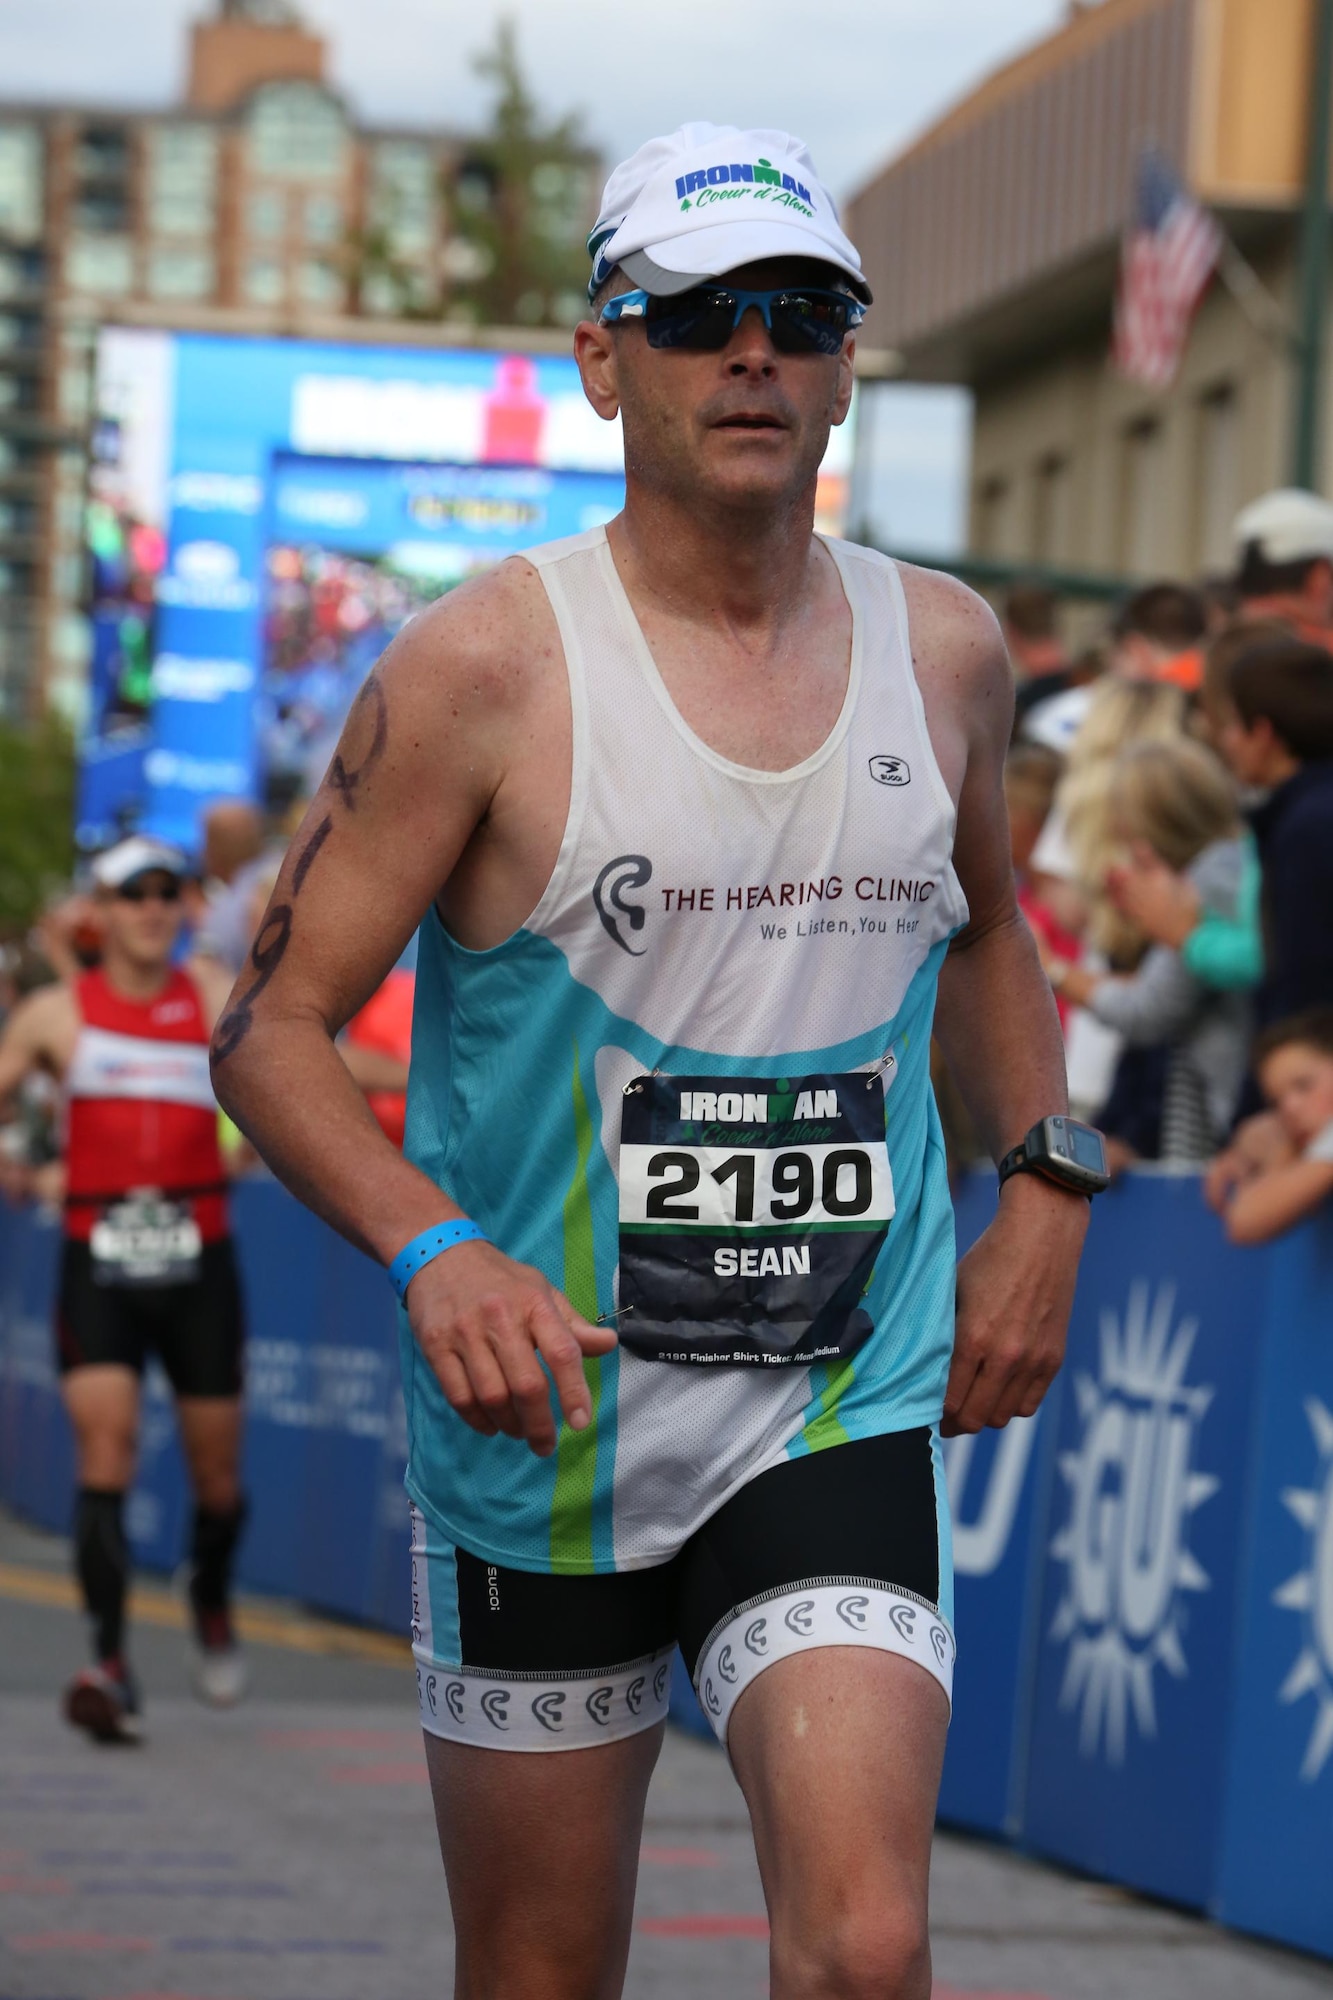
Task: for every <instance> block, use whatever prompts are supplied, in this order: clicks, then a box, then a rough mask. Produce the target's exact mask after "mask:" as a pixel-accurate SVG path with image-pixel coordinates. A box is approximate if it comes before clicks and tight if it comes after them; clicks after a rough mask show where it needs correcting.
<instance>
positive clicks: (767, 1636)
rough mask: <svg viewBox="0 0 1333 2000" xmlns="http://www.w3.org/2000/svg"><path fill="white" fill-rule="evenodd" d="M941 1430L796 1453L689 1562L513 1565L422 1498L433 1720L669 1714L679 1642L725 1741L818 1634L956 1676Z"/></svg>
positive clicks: (579, 1728)
mask: <svg viewBox="0 0 1333 2000" xmlns="http://www.w3.org/2000/svg"><path fill="white" fill-rule="evenodd" d="M938 1451H939V1446H938V1441H937V1440H936V1439H935V1438H934V1437H933V1436H932V1433H931V1431H930V1430H929V1429H926V1428H922V1429H919V1430H910V1431H899V1432H894V1433H892V1434H890V1435H888V1436H884V1437H873V1438H864V1439H861V1440H858V1441H855V1442H852V1443H847V1444H840V1445H835V1446H833V1447H831V1448H830V1449H828V1450H825V1451H820V1452H812V1453H810V1454H809V1455H808V1456H806V1457H803V1458H791V1459H784V1460H783V1461H782V1462H781V1463H780V1464H777V1465H774V1466H771V1467H770V1468H769V1469H768V1470H767V1471H766V1472H762V1473H760V1474H759V1475H758V1477H757V1478H755V1479H753V1480H751V1481H750V1483H749V1484H748V1485H746V1486H743V1487H742V1488H741V1489H740V1491H739V1492H738V1493H734V1494H733V1495H732V1497H731V1499H730V1500H728V1501H727V1502H726V1503H725V1504H724V1505H723V1506H722V1507H720V1508H719V1509H718V1511H717V1513H716V1514H714V1515H713V1516H712V1518H711V1520H709V1521H707V1522H705V1523H704V1525H703V1527H702V1528H700V1529H699V1530H698V1532H697V1533H696V1534H695V1535H693V1536H692V1537H691V1539H690V1540H689V1541H688V1542H687V1543H686V1544H685V1546H684V1547H683V1548H682V1549H681V1550H680V1551H679V1552H678V1553H677V1554H676V1555H675V1556H673V1557H672V1558H671V1560H670V1561H669V1562H666V1563H662V1564H660V1565H658V1566H657V1567H655V1568H652V1569H637V1570H621V1571H618V1572H617V1573H616V1574H614V1575H609V1576H551V1575H548V1574H541V1573H535V1572H532V1571H529V1570H517V1569H506V1568H504V1567H503V1566H502V1565H501V1564H498V1563H492V1562H488V1561H487V1560H486V1558H485V1556H484V1555H476V1554H473V1553H471V1552H469V1551H468V1550H466V1549H461V1548H459V1547H458V1546H457V1545H456V1544H455V1543H453V1542H450V1541H449V1540H447V1539H446V1538H445V1537H444V1536H443V1535H441V1534H440V1533H439V1531H438V1530H437V1529H436V1527H435V1526H434V1525H433V1524H432V1523H431V1522H429V1521H428V1520H427V1519H426V1517H425V1515H424V1514H423V1513H422V1512H421V1510H420V1509H419V1508H417V1507H415V1506H414V1507H413V1509H412V1651H413V1653H414V1654H415V1656H416V1662H417V1689H418V1694H419V1698H420V1707H421V1721H422V1726H423V1728H425V1729H426V1730H427V1731H428V1732H429V1733H430V1734H431V1735H433V1736H442V1737H445V1738H447V1739H449V1740H450V1741H452V1742H456V1743H472V1744H478V1745H481V1746H483V1747H486V1748H490V1749H495V1750H577V1749H585V1748H587V1747H588V1746H589V1745H591V1744H595V1743H608V1742H614V1741H615V1740H616V1739H617V1738H618V1737H624V1736H631V1735H634V1734H636V1733H637V1732H638V1731H639V1730H642V1729H650V1728H652V1727H653V1726H654V1725H655V1724H657V1723H658V1722H660V1721H661V1720H662V1718H663V1717H664V1716H665V1714H666V1710H667V1702H668V1698H669V1689H670V1678H671V1658H672V1653H673V1650H674V1648H675V1647H676V1646H677V1645H679V1646H680V1649H681V1652H682V1654H683V1655H684V1659H685V1664H686V1666H687V1668H688V1669H689V1671H690V1674H691V1677H692V1679H693V1681H694V1686H695V1689H696V1691H697V1693H698V1696H699V1700H700V1702H701V1704H702V1706H703V1708H704V1711H705V1713H706V1714H707V1715H708V1717H709V1720H710V1721H711V1723H712V1725H713V1728H714V1730H715V1731H716V1733H717V1735H718V1737H719V1738H720V1740H721V1741H722V1742H724V1743H725V1741H726V1734H727V1725H728V1723H729V1721H730V1718H731V1713H732V1710H733V1708H734V1707H735V1704H736V1702H737V1700H738V1699H739V1698H740V1696H741V1695H742V1694H743V1693H744V1692H745V1690H746V1688H747V1687H749V1685H750V1684H751V1682H752V1681H754V1680H756V1679H757V1678H758V1676H759V1675H760V1674H761V1673H762V1672H763V1671H764V1669H765V1668H766V1667H770V1666H773V1665H774V1664H775V1663H776V1662H777V1661H779V1660H784V1659H787V1658H789V1657H790V1656H791V1655H792V1654H794V1653H798V1652H805V1651H808V1650H811V1649H813V1648H815V1647H820V1646H862V1647H869V1648H873V1649H875V1650H878V1651H880V1652H891V1653H897V1654H899V1655H900V1656H902V1657H903V1658H906V1659H909V1660H913V1661H915V1662H916V1664H917V1665H918V1666H920V1667H922V1668H923V1669H924V1670H925V1671H926V1672H927V1673H928V1674H930V1675H932V1676H933V1678H934V1679H935V1680H936V1681H938V1683H939V1685H940V1686H941V1687H942V1688H943V1690H944V1693H945V1696H946V1697H949V1696H951V1693H952V1687H953V1659H954V1640H953V1632H952V1629H951V1618H952V1595H953V1592H952V1576H951V1571H950V1561H949V1553H948V1547H949V1527H948V1513H947V1502H946V1501H945V1500H944V1498H943V1494H942V1489H941V1483H940V1481H939V1478H938V1473H937V1460H938Z"/></svg>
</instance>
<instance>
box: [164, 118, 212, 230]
mask: <svg viewBox="0 0 1333 2000" xmlns="http://www.w3.org/2000/svg"><path fill="white" fill-rule="evenodd" d="M217 174H218V136H217V133H216V132H214V131H213V130H212V128H211V127H210V126H207V125H157V126H154V127H153V128H152V129H151V130H150V132H149V134H148V217H149V221H150V222H151V224H152V227H153V228H154V229H155V230H156V231H157V232H158V234H159V235H162V236H207V235H209V234H211V232H212V230H213V227H214V224H215V221H216V217H217Z"/></svg>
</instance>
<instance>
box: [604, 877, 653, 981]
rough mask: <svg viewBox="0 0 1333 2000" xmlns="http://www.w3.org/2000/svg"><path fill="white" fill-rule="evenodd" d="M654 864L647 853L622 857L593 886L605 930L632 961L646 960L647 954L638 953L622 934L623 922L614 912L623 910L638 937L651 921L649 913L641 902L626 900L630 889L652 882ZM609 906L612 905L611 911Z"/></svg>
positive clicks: (622, 914)
mask: <svg viewBox="0 0 1333 2000" xmlns="http://www.w3.org/2000/svg"><path fill="white" fill-rule="evenodd" d="M652 873H653V864H652V862H651V861H650V860H649V859H648V856H647V855H646V854H618V855H617V856H616V858H615V860H614V861H608V862H607V864H606V866H605V868H603V870H602V872H601V874H600V875H599V876H598V877H597V880H596V881H595V882H594V883H593V885H592V901H593V908H594V909H595V910H596V912H597V915H598V918H599V920H600V922H601V926H602V929H603V930H604V931H605V932H606V934H607V936H608V937H609V938H610V939H611V940H612V941H613V943H615V944H618V945H619V946H620V949H621V950H622V951H625V952H628V953H629V955H630V957H631V958H642V957H643V952H642V951H641V950H640V951H636V950H635V948H634V946H633V945H632V944H628V943H627V942H626V940H625V939H624V938H623V937H622V936H621V935H620V923H619V921H618V919H617V918H616V917H614V916H613V915H612V914H611V912H612V910H616V911H619V913H620V916H622V917H624V919H625V921H626V923H627V924H628V926H629V928H630V930H631V931H632V932H633V933H634V934H635V935H637V934H638V932H640V931H641V930H642V929H643V926H644V924H645V922H646V921H647V917H646V913H645V911H644V909H643V907H642V905H641V904H639V903H627V902H626V901H625V900H624V896H625V891H626V889H642V888H643V887H644V885H645V883H647V882H649V881H651V879H652ZM608 905H609V906H610V907H609V908H608Z"/></svg>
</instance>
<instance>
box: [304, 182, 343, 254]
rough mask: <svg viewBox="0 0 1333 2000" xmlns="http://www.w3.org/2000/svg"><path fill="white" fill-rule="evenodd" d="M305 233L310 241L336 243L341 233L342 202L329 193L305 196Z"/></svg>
mask: <svg viewBox="0 0 1333 2000" xmlns="http://www.w3.org/2000/svg"><path fill="white" fill-rule="evenodd" d="M304 220H305V234H306V240H307V242H310V243H336V242H337V241H338V238H339V237H340V236H341V235H342V233H343V211H342V203H341V202H340V201H337V200H335V198H334V197H333V196H332V195H331V194H312V195H307V196H306V202H305V217H304Z"/></svg>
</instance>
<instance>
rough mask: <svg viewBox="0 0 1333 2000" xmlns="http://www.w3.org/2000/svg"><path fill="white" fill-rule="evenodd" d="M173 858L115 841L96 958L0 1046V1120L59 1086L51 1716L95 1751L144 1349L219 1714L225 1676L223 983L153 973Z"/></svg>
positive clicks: (135, 842) (169, 932)
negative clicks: (213, 1044)
mask: <svg viewBox="0 0 1333 2000" xmlns="http://www.w3.org/2000/svg"><path fill="white" fill-rule="evenodd" d="M184 874H185V861H184V858H183V857H182V856H181V855H180V854H179V853H178V852H177V851H176V850H175V849H174V848H171V847H167V846H164V845H163V844H162V843H161V842H160V841H157V840H153V839H150V838H148V837H146V836H144V835H138V834H136V835H134V836H132V837H131V838H130V839H127V840H123V841H121V842H120V843H119V844H118V845H117V846H115V847H112V848H110V849H109V850H108V851H107V852H106V853H104V854H101V855H99V856H98V857H97V859H96V860H95V861H94V863H93V866H92V876H93V883H94V887H95V892H96V899H97V908H98V915H99V919H100V925H101V933H102V957H101V963H100V964H99V966H98V967H97V968H96V970H95V971H92V972H88V973H85V974H84V975H83V976H82V977H81V978H79V979H77V980H75V981H73V982H70V983H64V982H62V983H61V984H59V985H56V986H47V987H43V988H41V989H40V990H39V991H38V992H36V993H34V994H32V995H31V997H30V998H29V999H28V1000H26V1001H25V1002H24V1003H23V1004H22V1005H21V1006H19V1007H17V1008H16V1009H15V1010H14V1013H13V1014H12V1015H11V1017H10V1019H9V1021H8V1023H7V1025H6V1028H5V1032H4V1036H3V1038H2V1039H0V1111H3V1108H4V1104H5V1100H6V1099H7V1098H9V1097H10V1096H11V1095H12V1093H13V1092H14V1091H15V1089H16V1088H17V1087H18V1085H19V1084H20V1083H21V1082H22V1081H23V1078H24V1077H25V1076H26V1075H28V1074H29V1073H30V1072H31V1071H33V1070H35V1069H44V1070H45V1071H47V1073H48V1074H50V1075H52V1076H55V1077H57V1078H58V1079H59V1080H60V1081H61V1082H62V1084H63V1086H64V1094H65V1100H66V1122H65V1145H64V1155H65V1227H64V1241H63V1244H62V1248H61V1263H60V1279H59V1296H58V1301H57V1309H56V1322H57V1323H56V1333H57V1348H58V1360H59V1366H60V1374H61V1386H62V1390H63V1394H64V1399H65V1406H66V1408H67V1410H68V1411H69V1415H70V1420H71V1423H72V1425H73V1428H74V1436H75V1448H76V1453H77V1465H78V1498H77V1503H76V1507H75V1524H74V1540H75V1558H76V1563H77V1567H78V1573H79V1580H80V1583H81V1584H82V1587H83V1594H84V1600H85V1605H86V1608H87V1611H88V1615H89V1619H90V1621H91V1625H92V1636H93V1645H94V1654H95V1659H94V1663H93V1665H92V1666H90V1667H87V1668H85V1669H84V1670H83V1671H82V1672H81V1673H80V1674H78V1675H77V1676H76V1677H75V1679H74V1680H73V1681H72V1682H71V1684H70V1686H69V1688H68V1689H67V1691H66V1694H65V1713H66V1715H67V1716H68V1717H69V1720H70V1721H71V1722H73V1723H75V1724H76V1725H77V1726H78V1727H80V1728H83V1729H86V1730H87V1731H88V1732H89V1734H90V1735H92V1736H93V1737H94V1738H96V1739H97V1740H99V1741H102V1742H112V1741H125V1740H136V1739H137V1738H138V1737H139V1735H140V1734H141V1730H142V1719H141V1714H140V1702H139V1694H138V1689H137V1686H136V1682H135V1678H134V1675H133V1673H132V1672H131V1670H130V1667H129V1664H128V1658H127V1650H126V1638H125V1600H126V1595H127V1590H128V1583H129V1550H128V1545H127V1542H126V1536H125V1525H124V1502H125V1494H126V1492H127V1490H128V1488H129V1486H130V1484H131V1482H132V1479H133V1476H134V1459H135V1441H136V1434H137V1430H138V1417H139V1389H140V1381H141V1378H142V1375H143V1369H144V1364H145V1361H146V1358H147V1355H148V1354H149V1352H156V1353H157V1354H158V1356H159V1357H160V1359H161V1361H162V1364H163V1366H164V1368H165V1370H166V1372H167V1375H168V1378H169V1379H170V1381H171V1385H172V1388H173V1390H174V1391H175V1395H176V1406H177V1411H178V1413H179V1418H180V1426H181V1440H182V1443H183V1445H184V1449H185V1457H186V1461H187V1464H188V1466H189V1470H190V1477H191V1481H192V1483H193V1486H194V1494H195V1512H194V1523H193V1529H192V1535H191V1550H190V1604H191V1612H192V1621H193V1625H194V1636H195V1640H196V1644H197V1648H198V1660H197V1671H196V1687H197V1689H198V1691H199V1693H200V1695H201V1696H202V1697H203V1698H204V1699H205V1700H207V1701H210V1702H212V1703H214V1704H216V1705H218V1706H226V1705H228V1704H230V1703H231V1702H234V1701H236V1700H237V1699H238V1698H239V1696H240V1694H241V1693H242V1691H243V1686H244V1670H243V1663H242V1660H241V1656H240V1653H239V1651H238V1649H237V1647H236V1644H235V1641H234V1638H233V1635H232V1628H231V1619H230V1613H229V1609H228V1599H229V1590H230V1576H231V1564H232V1556H233V1552H234V1549H235V1546H236V1542H237V1539H238V1536H239V1534H240V1530H241V1526H242V1521H243V1518H244V1510H243V1505H242V1499H241V1491H240V1484H239V1456H240V1436H241V1350H242V1322H241V1302H240V1290H239V1285H238V1281H237V1275H236V1265H235V1259H234V1256H233V1252H232V1246H231V1240H230V1236H229V1234H228V1222H227V1200H226V1186H225V1174H224V1171H223V1164H222V1158H221V1155H220V1152H219V1150H218V1114H217V1104H216V1101H215V1099H214V1097H213V1092H212V1088H211V1085H210V1083H209V1076H208V1038H209V1035H210V1033H211V1031H212V1028H213V1025H214V1022H215V1021H216V1019H217V1016H218V1013H219V1011H220V1010H221V1007H222V1003H223V1001H224V999H225V997H226V985H227V983H226V980H225V978H220V976H219V975H218V973H217V972H216V971H215V970H213V969H211V968H210V967H208V966H207V965H201V966H200V967H199V968H198V969H197V970H196V971H195V972H193V973H192V974H187V973H185V972H183V971H181V970H180V969H179V968H177V967H175V966H173V964H172V951H173V949H174V947H175V944H176V940H177V937H178V935H179V932H180V927H181V917H182V905H181V887H182V880H183V877H184Z"/></svg>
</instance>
